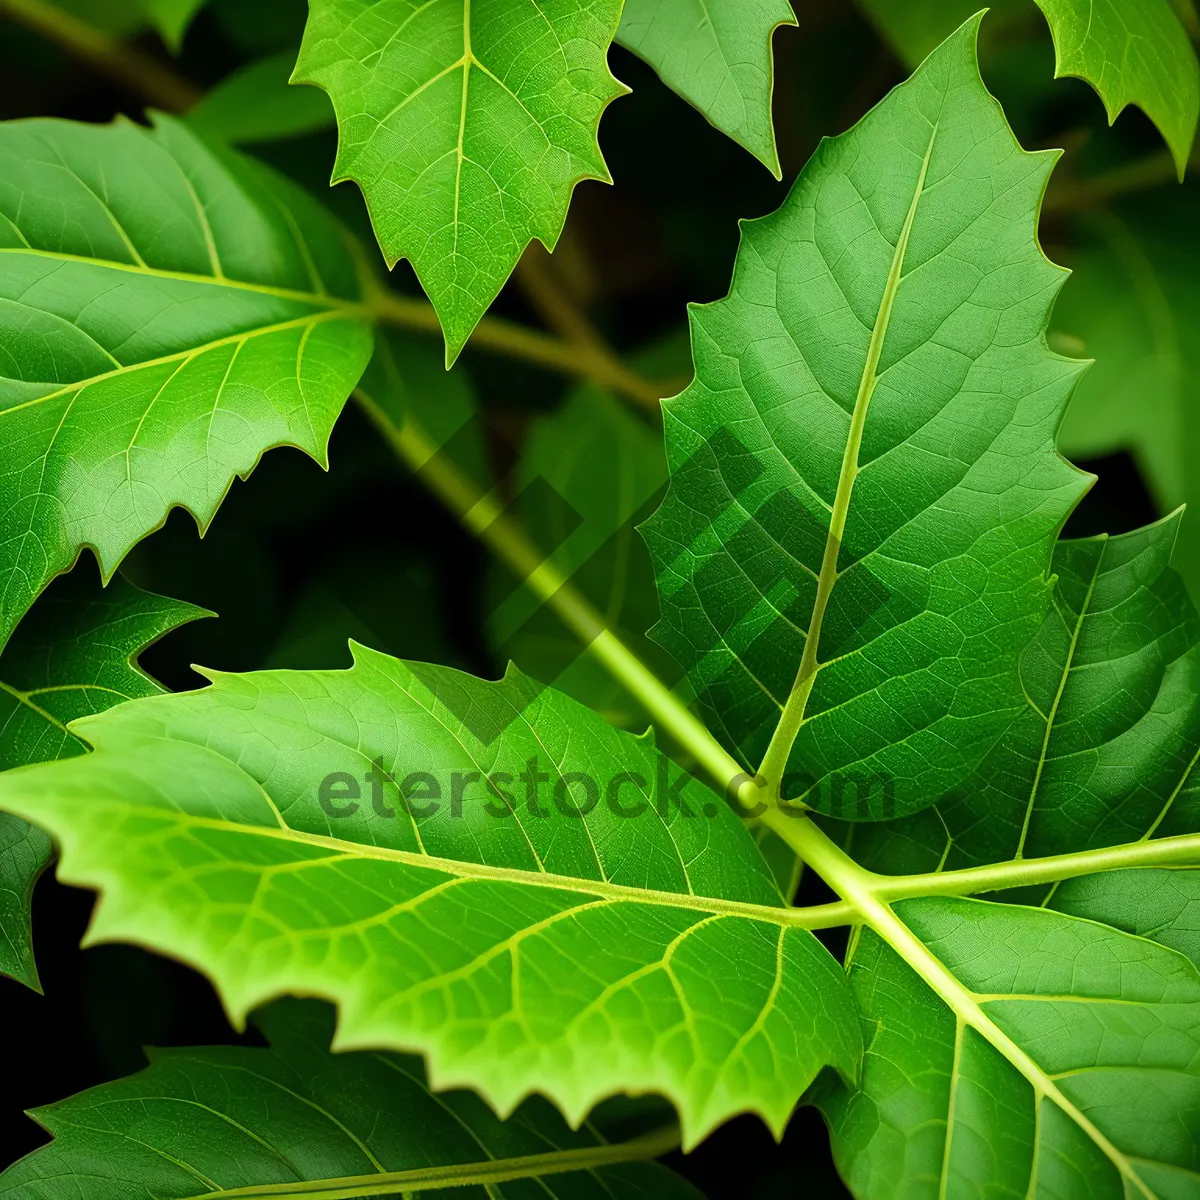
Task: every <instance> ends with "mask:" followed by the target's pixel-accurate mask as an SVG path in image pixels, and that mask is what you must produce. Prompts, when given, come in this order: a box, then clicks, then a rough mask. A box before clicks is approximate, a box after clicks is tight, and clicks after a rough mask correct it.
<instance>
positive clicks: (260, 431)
mask: <svg viewBox="0 0 1200 1200" xmlns="http://www.w3.org/2000/svg"><path fill="white" fill-rule="evenodd" d="M357 297H358V281H357V279H356V276H355V270H354V264H353V260H352V259H351V256H350V253H349V251H348V248H347V245H346V242H345V240H344V237H343V235H342V234H341V232H340V231H339V229H338V228H337V226H336V225H335V224H334V223H333V222H332V220H331V219H330V218H328V217H327V216H326V215H325V214H324V213H323V212H322V210H320V209H319V208H318V207H317V206H316V205H315V204H314V203H313V202H312V201H311V200H309V199H308V198H307V197H305V196H304V195H303V193H301V192H299V191H298V190H297V189H295V188H294V187H293V186H292V185H290V184H287V183H285V182H284V181H282V180H280V179H278V178H276V177H274V176H271V175H270V174H268V172H267V171H266V170H265V169H264V168H262V167H259V166H257V165H255V164H253V163H251V162H250V161H249V160H244V159H240V158H236V157H234V156H232V155H230V154H227V153H221V152H218V151H215V150H212V149H210V148H208V147H207V146H205V145H204V144H203V143H202V142H200V141H199V140H198V139H197V138H196V137H195V135H194V134H192V133H191V132H190V131H189V130H188V129H187V128H186V127H185V126H183V125H181V124H179V123H178V122H175V121H172V120H170V119H168V118H164V117H159V118H157V125H156V127H155V128H154V130H153V131H147V130H143V129H140V128H138V127H137V126H135V125H132V124H129V123H127V122H124V121H120V122H118V123H116V124H114V125H111V126H105V127H100V126H86V125H73V124H68V123H66V122H60V121H41V120H38V121H21V122H14V123H12V124H9V125H6V126H4V127H3V128H2V129H0V341H2V343H3V346H4V350H3V353H2V354H0V439H2V440H3V444H4V446H5V456H4V461H3V463H0V645H2V644H3V642H4V640H5V639H6V638H7V637H8V635H9V634H10V633H11V632H12V629H13V627H14V626H15V625H16V622H17V621H18V620H19V619H20V616H21V614H22V613H23V612H24V611H25V610H26V609H27V608H28V607H29V605H30V604H31V603H32V602H33V600H34V599H35V598H36V596H37V595H38V593H39V592H40V591H41V590H42V588H44V587H45V585H46V584H47V583H48V582H49V581H50V580H51V579H52V578H53V577H54V576H55V575H57V574H59V573H61V572H63V571H66V570H68V569H69V568H70V567H71V565H72V564H73V563H74V562H75V560H76V558H77V557H78V555H79V553H80V550H81V549H82V548H83V547H85V546H89V547H91V548H92V549H93V550H94V551H95V553H96V557H97V558H98V559H99V561H100V565H101V569H102V571H103V573H104V575H105V576H108V575H111V574H112V572H113V571H114V570H115V569H116V566H117V564H118V563H119V562H120V560H121V558H122V557H123V555H124V554H125V553H126V552H127V551H128V550H129V549H130V547H132V546H133V545H134V543H136V542H137V541H138V540H139V539H140V538H142V537H144V536H145V535H146V534H148V533H150V532H151V531H152V530H154V529H156V528H158V526H159V525H161V524H162V523H163V521H164V520H165V519H166V517H167V514H168V512H169V511H170V509H171V508H172V507H175V506H181V507H184V508H187V509H188V510H189V511H190V512H191V513H192V514H193V515H194V516H195V517H196V520H197V521H198V523H199V524H200V526H201V527H202V528H203V527H204V526H206V525H207V524H208V522H209V521H210V520H211V518H212V516H213V514H214V512H215V511H216V509H217V506H218V505H219V504H220V502H221V500H222V498H223V497H224V495H225V493H226V492H227V491H228V489H229V486H230V484H231V483H232V481H233V479H234V477H235V476H238V475H246V474H248V473H249V472H250V471H251V470H252V469H253V468H254V466H255V464H256V463H257V461H258V459H259V458H260V457H261V455H262V454H263V452H264V451H265V450H267V449H269V448H271V447H273V446H279V445H292V446H296V447H299V448H301V449H303V450H305V451H306V452H307V453H309V454H310V455H312V456H313V457H314V458H316V459H318V460H319V461H323V459H324V456H325V447H326V443H327V440H328V437H329V431H330V429H331V427H332V425H333V422H334V420H335V419H336V417H337V415H338V413H339V411H340V410H341V407H342V405H343V403H344V402H345V400H346V397H347V396H348V395H349V393H350V390H351V388H353V386H354V384H355V382H356V381H357V379H358V376H359V375H360V374H361V372H362V369H363V367H364V366H365V364H366V361H367V358H368V356H369V354H370V348H371V332H370V329H369V327H368V325H367V324H366V323H365V321H364V319H363V317H362V314H361V310H360V309H359V308H358V306H357V304H356V300H357Z"/></svg>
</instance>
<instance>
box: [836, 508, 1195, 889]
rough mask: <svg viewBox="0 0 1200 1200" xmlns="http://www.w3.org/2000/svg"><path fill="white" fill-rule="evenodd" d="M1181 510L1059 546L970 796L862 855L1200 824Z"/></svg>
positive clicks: (955, 859)
mask: <svg viewBox="0 0 1200 1200" xmlns="http://www.w3.org/2000/svg"><path fill="white" fill-rule="evenodd" d="M1181 515H1182V514H1180V513H1176V514H1174V515H1173V516H1171V517H1168V518H1166V519H1164V520H1162V521H1160V522H1158V523H1157V524H1155V525H1151V526H1149V527H1147V528H1146V529H1140V530H1137V531H1135V532H1133V533H1128V534H1124V535H1122V536H1120V537H1112V538H1108V537H1099V538H1089V539H1086V540H1083V541H1064V542H1062V543H1060V544H1059V547H1058V550H1057V551H1056V554H1055V559H1054V570H1055V572H1056V574H1057V576H1058V580H1057V584H1056V588H1055V598H1054V606H1053V609H1052V611H1051V612H1050V614H1049V615H1048V616H1047V618H1046V621H1045V624H1044V625H1043V626H1042V629H1041V631H1040V632H1039V634H1038V636H1037V638H1036V639H1035V640H1034V641H1033V642H1032V643H1031V644H1030V646H1029V647H1028V648H1027V649H1026V650H1025V652H1024V655H1023V657H1022V662H1021V677H1022V683H1023V686H1024V688H1025V693H1026V695H1027V697H1028V703H1027V706H1026V709H1025V712H1024V713H1023V714H1022V716H1021V717H1020V719H1019V720H1018V721H1017V722H1016V723H1015V724H1014V725H1013V727H1012V728H1011V729H1010V730H1009V732H1008V734H1007V735H1006V737H1005V738H1004V740H1003V742H1002V743H1001V744H1000V745H999V746H998V747H997V749H996V751H995V752H994V753H993V754H992V755H991V756H990V757H989V759H988V760H987V762H986V763H985V764H984V767H983V770H982V772H981V775H980V776H979V777H978V778H977V779H976V780H974V781H972V783H971V785H970V786H969V787H967V788H965V789H964V790H963V791H962V793H961V794H959V795H956V796H954V797H952V798H950V799H949V800H948V801H947V802H945V803H943V804H940V805H938V807H937V809H936V810H934V811H931V812H928V813H922V814H920V815H918V816H916V817H913V818H910V819H909V820H907V821H901V822H897V823H895V824H892V825H887V826H882V827H878V828H864V829H862V830H861V831H859V832H858V833H857V834H856V835H855V852H856V854H857V855H858V856H859V857H860V858H861V859H862V860H863V861H864V862H866V863H868V864H869V865H871V866H873V867H875V868H877V869H879V870H881V871H884V872H887V873H903V872H908V871H918V870H935V869H937V868H938V867H939V866H941V867H947V868H954V867H963V866H971V865H975V864H980V863H990V862H1004V861H1007V860H1008V859H1010V858H1013V857H1021V856H1024V857H1026V858H1031V857H1038V856H1040V855H1047V854H1063V853H1067V852H1070V851H1077V850H1088V849H1093V848H1095V847H1098V846H1110V845H1116V844H1119V843H1122V842H1131V841H1136V840H1137V839H1138V838H1141V837H1150V836H1158V837H1162V836H1167V835H1169V834H1179V833H1191V832H1193V831H1194V830H1195V829H1196V828H1197V824H1198V823H1200V809H1198V806H1197V783H1196V764H1197V761H1198V759H1200V616H1198V615H1197V613H1196V610H1195V607H1194V606H1193V604H1192V602H1191V600H1190V599H1189V597H1188V595H1187V592H1186V590H1185V588H1184V586H1183V582H1182V580H1181V579H1180V578H1179V576H1178V575H1177V574H1176V573H1175V571H1173V570H1172V569H1171V568H1170V567H1169V565H1168V564H1169V563H1170V559H1171V551H1172V548H1173V546H1174V543H1175V534H1176V531H1177V529H1178V526H1179V522H1180V518H1181Z"/></svg>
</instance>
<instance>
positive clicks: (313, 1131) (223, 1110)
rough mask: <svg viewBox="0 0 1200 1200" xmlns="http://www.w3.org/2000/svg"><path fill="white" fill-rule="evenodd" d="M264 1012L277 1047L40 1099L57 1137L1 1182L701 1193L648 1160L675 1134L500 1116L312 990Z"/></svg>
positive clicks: (61, 1186) (108, 1187) (542, 1111)
mask: <svg viewBox="0 0 1200 1200" xmlns="http://www.w3.org/2000/svg"><path fill="white" fill-rule="evenodd" d="M255 1021H256V1024H259V1025H261V1026H262V1028H263V1030H264V1032H265V1033H266V1034H267V1036H268V1038H269V1039H270V1042H271V1047H270V1049H263V1050H259V1049H248V1048H243V1047H226V1046H215V1047H209V1048H203V1049H192V1050H154V1051H151V1052H150V1057H151V1065H150V1066H149V1067H147V1068H146V1069H145V1070H144V1071H141V1072H139V1073H138V1074H137V1075H133V1076H131V1077H130V1078H128V1079H121V1080H118V1081H117V1082H115V1083H106V1084H104V1085H102V1086H101V1087H96V1088H92V1089H91V1090H90V1091H87V1092H83V1093H82V1094H80V1095H78V1096H74V1097H72V1098H71V1099H69V1100H63V1101H61V1102H60V1103H58V1104H52V1105H50V1106H48V1107H46V1108H40V1109H36V1110H35V1111H34V1112H33V1114H32V1115H33V1116H34V1117H35V1118H36V1119H37V1120H38V1121H39V1122H40V1123H41V1124H42V1125H43V1126H45V1128H46V1129H47V1130H48V1131H49V1132H50V1133H52V1134H53V1135H54V1139H55V1140H54V1142H53V1143H52V1144H51V1145H49V1146H47V1147H45V1148H44V1149H41V1150H38V1151H35V1152H34V1153H33V1154H31V1155H29V1156H28V1157H27V1158H25V1159H23V1160H22V1161H21V1162H19V1163H17V1164H16V1165H15V1166H13V1167H10V1168H9V1169H8V1171H6V1172H5V1173H4V1174H3V1175H0V1196H3V1197H6V1198H7V1200H52V1198H57V1197H61V1196H64V1195H66V1194H67V1191H68V1190H69V1192H70V1195H71V1196H72V1198H73V1200H128V1198H129V1197H130V1196H131V1195H134V1194H136V1195H138V1196H147V1197H148V1196H154V1197H155V1198H156V1200H185V1198H200V1197H203V1198H204V1200H217V1197H222V1196H228V1197H231V1198H232V1197H233V1196H238V1197H242V1198H243V1200H270V1198H271V1197H280V1198H282V1197H284V1196H287V1197H292V1198H298V1197H301V1196H312V1197H314V1198H321V1197H327V1198H329V1200H335V1198H345V1197H351V1196H383V1195H388V1196H392V1195H400V1194H403V1195H405V1196H407V1195H410V1194H416V1193H417V1192H418V1191H419V1192H420V1193H421V1194H422V1195H424V1194H425V1192H426V1189H429V1190H430V1191H431V1192H433V1191H437V1192H439V1193H440V1191H441V1189H443V1188H446V1187H447V1186H451V1187H453V1188H454V1190H453V1192H452V1194H453V1195H454V1196H461V1197H462V1198H463V1200H467V1198H468V1197H471V1198H475V1197H478V1198H479V1200H483V1198H484V1197H485V1196H487V1197H492V1198H494V1200H523V1198H524V1197H528V1196H531V1195H541V1196H547V1197H561V1198H562V1200H567V1198H568V1197H570V1198H571V1200H576V1198H577V1197H578V1198H579V1200H584V1198H593V1197H594V1198H595V1200H650V1198H651V1197H654V1198H655V1200H658V1198H660V1197H661V1198H663V1200H692V1198H695V1197H696V1196H697V1193H696V1192H695V1191H694V1190H693V1189H692V1188H691V1187H690V1186H689V1185H688V1184H686V1183H685V1182H684V1181H683V1180H682V1179H680V1178H679V1177H678V1176H676V1175H673V1174H671V1173H670V1172H669V1171H667V1170H665V1169H663V1168H661V1167H658V1166H656V1165H653V1164H649V1163H645V1162H638V1161H636V1160H637V1159H638V1158H639V1157H652V1156H653V1155H654V1154H655V1152H656V1151H657V1152H660V1153H661V1151H662V1149H663V1148H665V1146H667V1145H669V1141H667V1139H665V1138H661V1137H660V1138H659V1139H657V1145H656V1144H655V1139H653V1138H651V1139H646V1140H642V1141H636V1142H633V1143H631V1144H629V1145H626V1146H611V1145H608V1144H607V1143H605V1141H604V1140H603V1139H602V1138H601V1137H599V1136H598V1135H597V1134H596V1133H595V1131H594V1130H593V1129H591V1128H590V1127H587V1126H585V1127H584V1128H582V1129H579V1130H571V1129H569V1128H568V1127H567V1125H566V1123H565V1122H564V1121H563V1120H562V1118H561V1117H560V1116H559V1115H558V1114H557V1113H556V1112H554V1110H553V1109H552V1108H551V1107H550V1106H549V1105H548V1104H546V1103H545V1102H544V1101H541V1100H530V1101H527V1102H526V1103H525V1104H524V1105H522V1106H521V1108H519V1109H518V1110H517V1111H516V1112H515V1113H514V1114H513V1116H512V1117H510V1118H509V1120H507V1121H499V1120H497V1119H496V1117H495V1116H494V1115H493V1114H492V1113H491V1112H490V1111H489V1110H488V1108H487V1106H486V1105H485V1104H483V1102H482V1101H480V1100H479V1098H478V1097H476V1096H474V1095H471V1094H470V1093H467V1092H449V1093H443V1094H441V1095H435V1094H433V1093H432V1092H431V1091H430V1090H429V1087H428V1085H427V1084H426V1082H425V1072H424V1070H423V1069H422V1067H421V1063H420V1060H419V1059H412V1058H404V1057H401V1056H400V1055H397V1054H368V1053H358V1054H332V1053H330V1051H329V1050H328V1049H327V1047H328V1045H329V1039H330V1035H331V1034H332V1032H333V1021H332V1019H331V1014H330V1013H329V1011H328V1010H327V1009H324V1008H322V1007H321V1006H319V1005H316V1004H313V1003H311V1002H310V1003H298V1002H290V1003H281V1004H276V1005H274V1006H272V1007H271V1008H269V1009H267V1010H266V1011H265V1012H263V1013H262V1014H260V1015H259V1016H258V1017H256V1018H255ZM643 1147H644V1148H643ZM572 1166H573V1167H575V1168H576V1169H575V1170H569V1169H568V1170H565V1171H564V1168H570V1167H572ZM530 1180H536V1181H537V1182H536V1184H534V1185H533V1190H532V1191H531V1190H530V1185H529V1182H528V1181H530ZM456 1185H457V1186H456Z"/></svg>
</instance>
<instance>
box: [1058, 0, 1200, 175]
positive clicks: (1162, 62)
mask: <svg viewBox="0 0 1200 1200" xmlns="http://www.w3.org/2000/svg"><path fill="white" fill-rule="evenodd" d="M1037 2H1038V6H1039V7H1040V8H1041V10H1042V11H1043V12H1044V13H1045V14H1046V20H1047V21H1048V22H1049V23H1050V32H1051V34H1052V35H1053V37H1054V52H1055V56H1056V58H1057V63H1056V65H1055V76H1056V77H1058V76H1061V75H1073V76H1075V77H1076V78H1077V79H1083V80H1086V81H1087V82H1088V83H1090V84H1091V85H1092V87H1094V88H1095V89H1096V91H1097V92H1098V93H1099V94H1100V99H1101V100H1103V101H1104V110H1105V112H1106V113H1107V114H1108V122H1109V124H1110V125H1111V124H1112V123H1113V121H1115V120H1116V119H1117V116H1118V114H1119V113H1120V112H1121V110H1122V109H1124V108H1125V106H1126V105H1128V104H1136V105H1137V106H1138V108H1140V109H1141V110H1142V111H1143V112H1144V113H1145V114H1146V115H1147V116H1148V117H1149V118H1150V120H1152V121H1153V122H1154V124H1155V125H1157V126H1158V129H1159V132H1160V133H1161V134H1162V135H1163V138H1164V139H1165V140H1166V143H1167V145H1168V146H1169V147H1170V148H1171V154H1172V156H1173V157H1174V159H1175V165H1176V167H1177V168H1178V170H1179V178H1180V179H1181V180H1182V179H1183V173H1184V171H1185V170H1186V168H1187V161H1188V155H1189V154H1190V152H1191V149H1192V142H1193V141H1194V140H1195V137H1196V121H1197V118H1198V117H1200V63H1198V62H1197V61H1196V51H1195V50H1194V49H1193V47H1192V43H1191V39H1190V38H1189V37H1188V35H1187V30H1185V29H1184V27H1183V23H1182V22H1181V21H1180V20H1179V15H1178V14H1177V13H1176V11H1175V9H1174V7H1173V5H1172V4H1171V0H1037Z"/></svg>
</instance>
